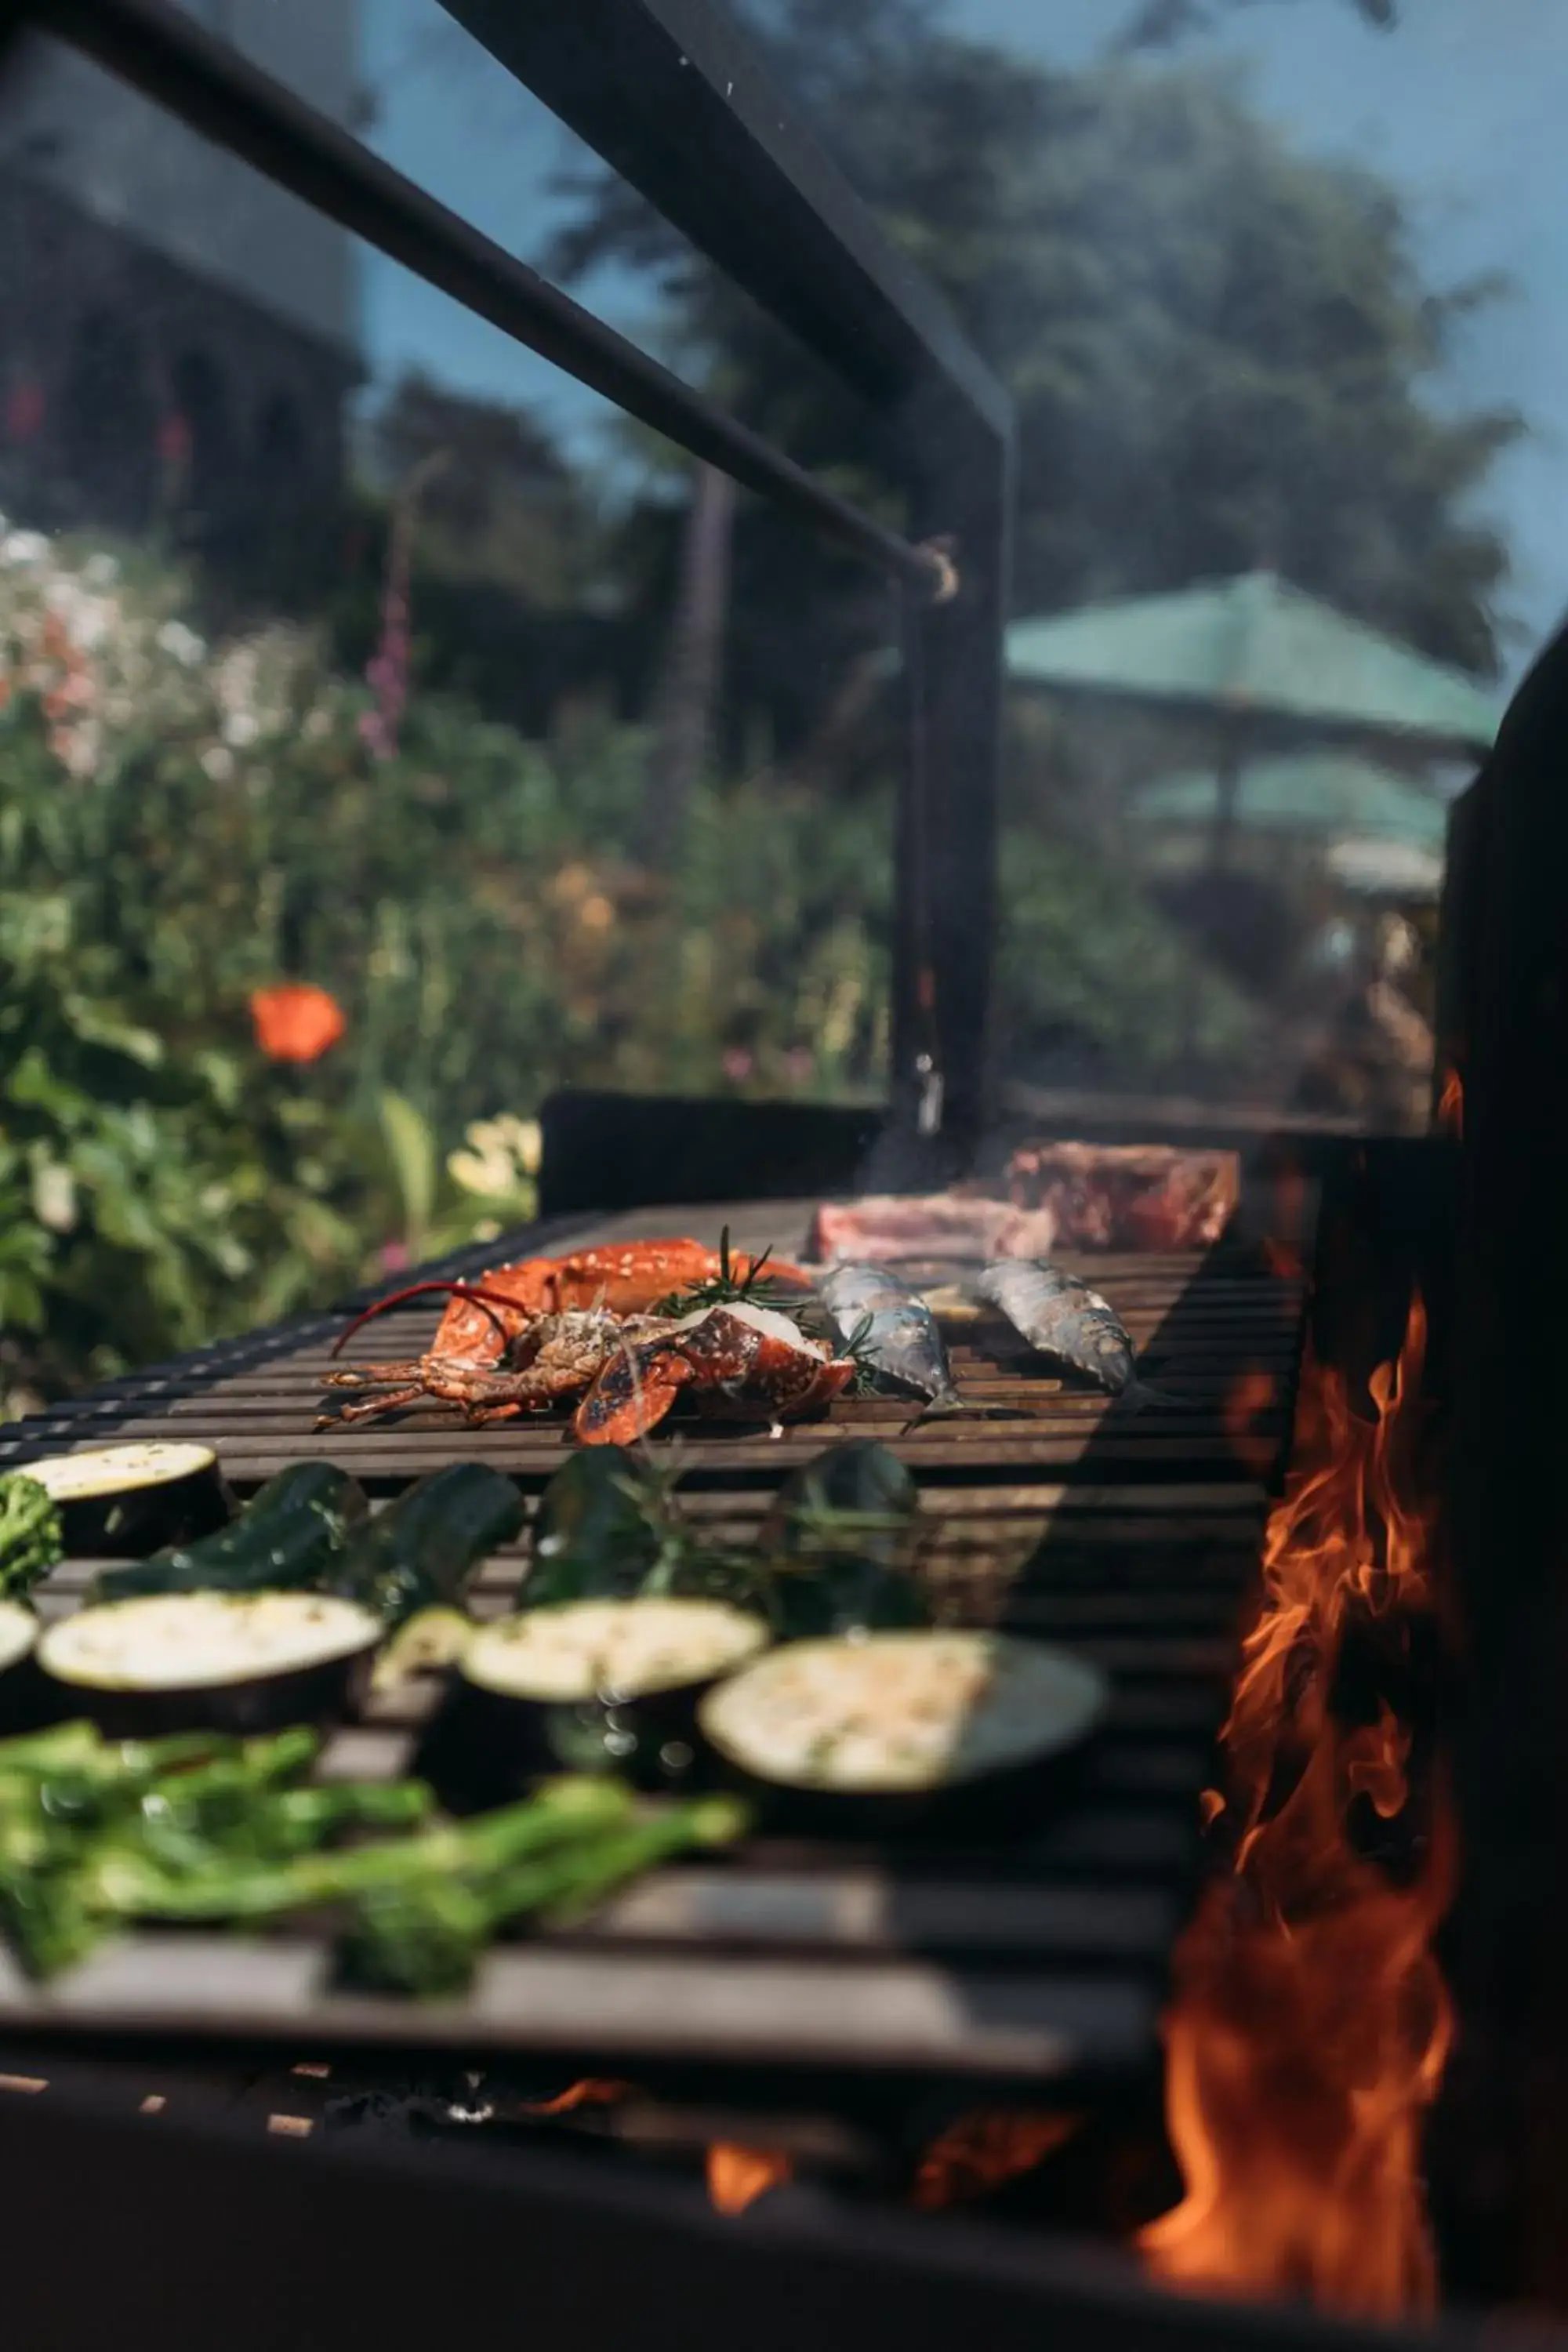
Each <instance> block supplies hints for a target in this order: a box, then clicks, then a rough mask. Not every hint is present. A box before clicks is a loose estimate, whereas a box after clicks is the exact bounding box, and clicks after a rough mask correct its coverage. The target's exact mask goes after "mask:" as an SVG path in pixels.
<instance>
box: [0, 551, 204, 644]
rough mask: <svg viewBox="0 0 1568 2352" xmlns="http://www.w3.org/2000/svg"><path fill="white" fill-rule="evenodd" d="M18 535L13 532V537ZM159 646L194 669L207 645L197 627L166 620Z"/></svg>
mask: <svg viewBox="0 0 1568 2352" xmlns="http://www.w3.org/2000/svg"><path fill="white" fill-rule="evenodd" d="M12 537H13V538H15V537H16V533H15V532H13V534H12ZM158 646H159V649H160V651H161V652H163V653H166V654H169V655H171V656H173V657H174V660H175V661H177V662H184V666H185V667H186V668H187V669H194V668H195V665H196V663H197V662H199V661H200V660H201V658H202V656H203V655H204V654H205V652H206V646H205V644H204V643H203V641H202V639H201V638H200V637H198V636H197V635H196V633H195V629H187V628H186V626H185V625H184V621H165V622H164V624H163V627H162V628H161V629H160V630H159V632H158Z"/></svg>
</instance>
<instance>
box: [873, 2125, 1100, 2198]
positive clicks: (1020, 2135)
mask: <svg viewBox="0 0 1568 2352" xmlns="http://www.w3.org/2000/svg"><path fill="white" fill-rule="evenodd" d="M1078 2124H1079V2118H1078V2117H1077V2116H1067V2115H1039V2114H1031V2113H1023V2112H1020V2113H1014V2112H1013V2111H1011V2110H1009V2109H1006V2108H996V2109H994V2110H992V2109H982V2110H981V2111H980V2112H979V2113H977V2114H974V2115H969V2116H960V2117H959V2119H958V2121H957V2122H956V2123H954V2124H952V2125H951V2126H949V2128H948V2129H947V2130H946V2131H944V2132H943V2133H942V2135H941V2137H939V2138H937V2139H934V2140H932V2142H931V2146H930V2147H928V2148H927V2150H926V2152H925V2154H924V2156H923V2157H922V2158H921V2163H920V2169H919V2171H918V2172H917V2173H916V2174H915V2179H914V2188H913V2189H912V2191H911V2202H912V2203H913V2204H914V2205H915V2206H916V2207H917V2208H918V2209H919V2210H920V2211H921V2212H922V2213H934V2212H936V2211H938V2210H940V2209H941V2208H942V2206H944V2205H959V2204H964V2203H967V2202H968V2201H969V2200H972V2199H973V2198H976V2197H984V2196H988V2195H989V2193H990V2192H991V2190H992V2189H1000V2188H1002V2187H1003V2186H1004V2185H1005V2183H1006V2182H1007V2181H1009V2180H1016V2179H1017V2178H1018V2176H1019V2175H1020V2174H1021V2173H1025V2172H1032V2171H1033V2170H1034V2168H1035V2167H1036V2165H1037V2164H1043V2163H1044V2162H1045V2160H1046V2158H1047V2156H1051V2155H1054V2154H1055V2152H1056V2150H1057V2149H1058V2147H1062V2146H1063V2145H1064V2143H1065V2142H1066V2141H1068V2140H1069V2139H1070V2138H1071V2137H1072V2136H1073V2133H1074V2132H1075V2131H1076V2130H1077V2129H1078Z"/></svg>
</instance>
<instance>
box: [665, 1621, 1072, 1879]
mask: <svg viewBox="0 0 1568 2352" xmlns="http://www.w3.org/2000/svg"><path fill="white" fill-rule="evenodd" d="M1109 1697H1110V1691H1109V1687H1108V1685H1107V1683H1106V1681H1105V1678H1104V1676H1103V1675H1100V1673H1099V1672H1098V1671H1097V1670H1096V1669H1095V1668H1094V1667H1092V1666H1089V1665H1086V1664H1084V1663H1083V1662H1082V1661H1081V1660H1080V1659H1078V1658H1074V1657H1071V1656H1069V1655H1068V1654H1067V1653H1065V1652H1064V1651H1061V1650H1056V1649H1051V1648H1048V1647H1047V1646H1046V1645H1045V1644H1044V1643H1038V1642H1026V1641H1021V1640H1019V1639H1017V1638H1016V1636H1013V1635H1010V1634H998V1633H954V1632H941V1633H872V1634H866V1635H861V1636H859V1637H858V1638H853V1639H849V1640H845V1641H826V1642H796V1643H791V1644H789V1645H788V1646H787V1647H785V1648H783V1649H780V1650H777V1651H775V1652H773V1654H772V1655H771V1656H769V1657H766V1658H763V1659H760V1660H759V1661H758V1662H757V1663H756V1664H753V1665H751V1666H749V1667H747V1668H746V1670H745V1671H744V1672H743V1673H742V1674H739V1675H735V1676H733V1677H732V1678H731V1680H728V1681H726V1682H723V1683H721V1684H720V1685H719V1686H718V1687H717V1688H716V1689H714V1690H711V1691H710V1692H709V1694H708V1695H707V1696H706V1697H705V1698H704V1700H703V1701H702V1703H701V1706H700V1710H699V1722H700V1728H701V1731H702V1733H703V1736H704V1738H706V1739H707V1741H708V1742H709V1743H710V1746H711V1747H712V1748H714V1749H715V1750H716V1751H717V1752H718V1754H719V1755H720V1756H721V1757H722V1758H724V1759H725V1760H726V1761H727V1762H728V1763H729V1765H730V1766H731V1769H732V1770H733V1771H734V1773H735V1774H736V1775H737V1776H738V1777H739V1778H740V1780H742V1783H743V1784H744V1785H745V1786H746V1787H747V1789H748V1790H750V1791H751V1792H752V1794H753V1795H760V1796H762V1797H763V1799H764V1801H771V1802H770V1806H769V1809H770V1810H771V1811H773V1813H774V1814H775V1815H782V1816H783V1817H784V1819H785V1820H786V1821H789V1820H793V1821H794V1822H797V1823H798V1825H799V1826H800V1827H801V1828H802V1829H803V1830H804V1829H808V1828H811V1829H827V1830H831V1829H832V1828H833V1827H834V1826H835V1825H837V1826H840V1827H842V1828H844V1829H847V1830H850V1831H852V1832H861V1831H864V1830H873V1831H875V1830H893V1829H897V1828H899V1827H900V1826H910V1827H913V1826H916V1825H918V1824H919V1823H921V1822H922V1820H927V1819H929V1820H930V1821H931V1822H933V1823H939V1824H941V1825H942V1826H944V1827H945V1826H949V1825H951V1824H952V1822H954V1821H955V1820H957V1819H959V1818H962V1819H963V1820H964V1821H965V1822H971V1823H975V1822H978V1823H983V1824H984V1823H987V1822H988V1825H989V1826H991V1827H993V1828H995V1829H998V1830H1000V1829H1002V1828H1003V1827H1005V1826H1007V1825H1009V1824H1010V1822H1011V1820H1012V1817H1013V1816H1014V1815H1016V1814H1017V1813H1019V1812H1020V1811H1021V1812H1022V1813H1023V1814H1024V1815H1027V1814H1028V1813H1029V1812H1031V1811H1034V1810H1035V1809H1036V1808H1037V1805H1038V1803H1039V1801H1041V1800H1042V1799H1043V1798H1044V1797H1045V1796H1046V1795H1047V1794H1048V1792H1049V1790H1050V1787H1051V1785H1052V1782H1053V1780H1054V1779H1055V1777H1056V1775H1057V1773H1058V1770H1059V1769H1060V1768H1061V1766H1062V1765H1063V1763H1064V1762H1065V1761H1066V1760H1067V1759H1070V1758H1071V1757H1072V1756H1073V1754H1074V1753H1075V1752H1076V1751H1077V1750H1078V1749H1079V1748H1081V1747H1082V1745H1083V1743H1084V1742H1085V1741H1086V1740H1087V1739H1088V1738H1089V1736H1090V1734H1091V1733H1092V1732H1093V1731H1094V1730H1095V1729H1096V1727H1097V1726H1098V1725H1099V1723H1100V1718H1101V1717H1102V1716H1103V1715H1104V1712H1105V1708H1106V1706H1107V1703H1108V1700H1109Z"/></svg>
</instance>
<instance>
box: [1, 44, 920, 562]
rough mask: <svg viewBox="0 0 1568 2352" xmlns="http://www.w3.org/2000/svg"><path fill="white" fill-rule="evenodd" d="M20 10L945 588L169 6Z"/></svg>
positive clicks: (371, 238) (813, 520)
mask: <svg viewBox="0 0 1568 2352" xmlns="http://www.w3.org/2000/svg"><path fill="white" fill-rule="evenodd" d="M26 14H27V15H28V16H30V17H31V18H32V20H33V22H34V23H35V24H37V25H38V26H41V27H43V28H44V29H46V30H47V31H48V32H49V33H51V34H52V35H54V36H55V37H58V38H59V39H62V40H67V41H69V42H71V43H72V44H73V46H74V47H77V48H79V49H80V50H82V51H83V52H84V53H85V54H86V55H87V56H89V57H90V58H95V59H96V60H97V62H98V63H99V64H100V65H103V66H107V67H108V68H110V71H111V72H114V73H117V74H119V75H120V76H121V79H124V80H125V81H128V82H131V83H132V84H133V85H134V86H135V87H136V88H137V89H141V90H142V91H144V92H145V93H146V95H147V96H148V97H149V98H152V99H155V100H157V101H158V102H159V103H160V104H161V105H163V106H165V107H167V108H168V110H169V111H170V112H171V113H172V114H176V115H178V116H179V117H180V118H181V120H182V121H185V122H187V123H189V125H190V126H191V128H192V129H193V130H194V131H198V132H200V133H201V134H202V135H203V136H204V137H205V138H209V139H212V140H213V141H215V142H216V143H217V144H219V145H220V146H224V147H226V148H227V149H229V151H230V152H232V153H234V154H236V155H239V156H241V157H243V158H244V160H245V161H246V162H247V163H250V164H252V165H254V166H255V168H256V169H257V170H258V172H262V173H265V174H266V175H267V177H268V179H271V180H275V181H277V182H278V184H279V186H281V187H285V188H288V189H289V191H290V192H291V193H292V194H295V195H297V196H300V197H301V198H302V199H303V200H304V202H305V203H306V204H308V205H314V207H315V208H316V210H317V211H318V212H322V213H325V214H327V215H329V216H330V217H331V219H333V220H335V221H338V222H340V223H341V224H342V226H343V227H344V228H347V229H351V230H352V231H353V233H354V235H355V236H362V237H363V238H364V240H365V242H366V243H367V244H369V245H374V246H375V247H377V248H378V250H379V251H381V252H383V253H384V254H387V255H388V256H389V257H391V258H392V259H393V260H394V261H398V262H401V263H402V264H403V265H404V267H405V268H407V269H411V270H413V271H414V273H415V275H416V277H419V278H424V279H425V280H426V283H427V284H429V285H431V286H435V287H437V289H439V290H440V291H441V292H442V293H444V294H449V295H450V296H451V297H452V298H453V299H454V300H456V301H458V302H461V303H462V304H463V305H464V307H465V308H466V309H468V310H473V311H475V312H477V313H478V315H479V317H481V318H484V319H489V320H490V322H491V324H492V325H494V326H497V327H499V328H500V330H501V331H502V332H503V333H504V334H508V335H510V336H511V337H512V338H513V339H514V340H515V341H518V342H521V343H526V344H527V345H528V347H529V349H530V350H531V351H536V352H539V353H540V354H541V355H542V357H543V358H545V359H547V360H550V361H552V362H553V363H554V364H555V365H556V366H557V367H560V368H563V369H564V371H565V372H566V373H567V374H569V375H573V376H575V377H576V379H577V381H578V382H579V383H585V384H587V385H589V386H590V387H591V389H592V390H594V391H595V392H599V393H603V394H604V395H605V398H606V399H608V400H613V401H615V402H616V404H617V405H618V406H620V407H621V408H624V409H626V411H627V412H628V413H629V414H630V415H633V416H637V417H639V418H640V419H641V420H642V422H643V423H644V424H645V425H652V426H653V428H654V429H655V431H656V432H659V433H662V434H664V435H665V436H667V437H668V439H669V440H671V441H673V442H675V443H677V444H678V445H679V446H680V447H681V448H684V449H688V450H689V451H690V452H691V454H692V455H693V456H694V457H701V458H703V459H705V460H706V461H707V462H708V463H709V464H710V465H712V466H716V467H719V468H720V469H721V472H723V473H726V474H729V475H730V476H731V478H733V479H734V480H735V481H737V482H740V483H742V485H743V486H744V487H745V488H747V489H751V490H755V491H756V492H758V493H759V495H760V496H762V497H763V498H766V499H772V500H773V503H774V504H775V505H776V506H779V507H782V508H784V509H787V510H788V511H790V512H792V513H794V514H795V515H796V516H797V517H798V518H799V519H800V520H802V521H803V522H805V523H806V524H808V525H809V526H810V527H811V528H812V529H814V530H817V531H819V532H820V533H821V534H822V535H823V536H824V537H826V538H827V539H830V540H832V541H836V542H837V544H838V545H839V546H841V547H844V548H847V550H848V551H850V552H851V553H852V554H854V555H857V556H858V557H859V558H860V559H861V560H862V562H867V563H869V564H872V565H874V566H875V567H876V568H877V569H879V571H882V572H887V573H889V574H890V575H891V576H892V577H893V578H895V579H898V580H901V581H904V582H907V583H909V584H910V587H911V588H912V589H914V590H915V591H917V592H919V593H925V594H934V593H937V592H938V590H939V589H940V588H941V585H942V579H943V572H942V566H941V565H940V563H938V562H936V561H935V560H934V559H933V558H932V556H931V554H930V552H929V551H926V550H925V549H922V548H921V547H917V546H914V545H912V544H911V543H910V541H908V540H905V539H900V537H899V535H898V533H897V532H896V531H891V530H886V529H885V528H884V527H883V526H882V525H881V524H880V523H879V522H876V521H874V520H872V519H871V517H870V516H868V515H866V514H863V513H861V511H860V510H859V509H858V507H854V506H852V505H851V504H850V503H849V501H848V500H847V499H841V498H839V497H837V495H836V494H835V493H834V492H833V491H832V490H829V489H827V488H825V487H824V486H823V484H822V483H820V482H818V481H816V479H815V478H813V477H812V476H811V475H810V474H808V473H806V472H805V470H804V468H803V467H799V466H796V465H795V464H794V463H793V462H792V460H791V459H789V458H788V457H784V456H783V455H781V453H780V452H779V451H778V450H776V449H774V448H773V447H772V446H771V445H770V444H769V443H768V442H766V441H764V440H763V439H762V438H761V436H759V435H757V434H755V433H752V432H751V431H749V430H748V428H747V427H746V426H745V425H741V424H739V423H738V422H737V421H736V420H735V419H734V418H733V417H731V416H728V415H725V413H724V411H723V410H722V409H721V408H718V407H716V406H715V405H714V404H713V403H712V402H711V401H710V400H707V399H705V398H704V397H703V395H702V394H700V393H699V392H694V391H693V390H692V389H691V388H690V386H689V385H688V384H684V383H681V381H680V379H679V377H678V376H675V375H672V374H671V373H669V371H668V368H663V367H660V366H659V364H658V362H657V361H656V360H652V359H649V358H648V356H647V353H646V352H640V351H638V349H637V346H636V344H635V343H630V342H627V341H626V339H625V337H624V336H621V335H617V334H616V332H615V331H614V330H613V329H612V328H609V327H606V326H605V324H604V322H603V320H599V319H595V317H594V316H593V315H592V313H591V312H590V311H587V310H583V309H582V308H581V306H580V305H579V304H577V303H575V302H574V301H573V300H571V299H570V298H569V297H568V296H567V295H564V294H563V293H562V292H561V291H560V290H559V289H558V288H556V287H553V286H552V285H550V284H549V282H548V281H547V280H546V279H544V278H541V277H540V276H539V274H538V272H537V271H535V270H532V269H530V268H528V266H527V264H526V263H524V262H521V261H519V260H517V259H516V258H515V257H513V256H512V255H511V254H509V253H507V252H506V251H504V249H503V248H502V247H500V246H499V245H496V244H494V243H492V242H491V240H490V239H489V237H487V236H481V235H480V234H479V230H478V229H475V228H472V227H470V226H469V225H468V223H467V222H466V221H464V220H462V219H460V218H459V217H458V215H457V214H456V213H453V212H449V211H448V210H447V207H446V206H445V205H440V204H437V202H436V200H435V198H434V197H432V196H429V195H427V194H426V193H425V191H424V190H423V189H422V188H418V187H416V185H415V184H414V183H413V182H412V181H411V180H407V179H405V177H404V176H403V174H402V173H400V172H395V171H394V170H393V168H392V166H391V165H390V164H388V163H383V162H382V161H381V159H380V157H379V156H376V155H373V154H372V153H371V152H370V151H369V150H368V149H367V148H365V147H363V146H362V144H361V143H360V142H359V141H358V140H356V139H353V138H351V137H350V135H349V133H348V132H347V131H344V130H342V128H341V127H340V126H339V125H338V124H337V123H335V122H333V121H331V120H330V119H329V118H328V117H327V116H326V115H324V114H321V112H319V111H318V110H316V109H315V108H314V107H311V106H309V105H307V104H306V103H305V101H304V100H302V99H300V98H298V97H296V96H295V94H294V93H293V91H291V90H289V89H285V88H284V86H283V85H282V84H281V83H280V82H279V81H276V80H274V79H273V78H272V76H271V75H270V74H268V73H265V72H263V71H262V69H261V68H260V67H259V66H257V65H254V64H253V63H252V62H251V60H250V59H249V58H246V57H243V56H241V55H240V53H239V52H238V51H237V49H235V48H234V47H231V45H230V44H229V43H227V42H226V41H222V40H219V39H217V38H216V37H214V36H213V35H212V34H210V33H208V32H206V31H205V29H204V28H203V27H202V26H200V25H198V24H195V23H194V22H193V21H192V19H191V18H190V17H189V16H185V15H184V14H183V13H182V12H181V11H179V10H178V9H175V8H174V7H172V6H170V5H168V0H28V5H27V6H26Z"/></svg>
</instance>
